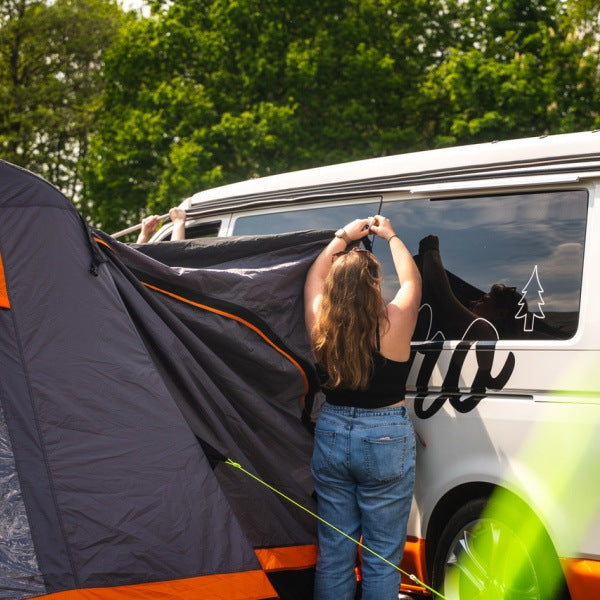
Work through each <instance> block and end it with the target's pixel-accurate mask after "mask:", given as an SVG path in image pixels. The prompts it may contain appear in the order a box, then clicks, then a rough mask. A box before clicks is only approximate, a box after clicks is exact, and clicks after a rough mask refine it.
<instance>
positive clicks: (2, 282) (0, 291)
mask: <svg viewBox="0 0 600 600" xmlns="http://www.w3.org/2000/svg"><path fill="white" fill-rule="evenodd" d="M0 308H10V301H9V299H8V290H7V289H6V279H5V277H4V264H3V263H2V255H0Z"/></svg>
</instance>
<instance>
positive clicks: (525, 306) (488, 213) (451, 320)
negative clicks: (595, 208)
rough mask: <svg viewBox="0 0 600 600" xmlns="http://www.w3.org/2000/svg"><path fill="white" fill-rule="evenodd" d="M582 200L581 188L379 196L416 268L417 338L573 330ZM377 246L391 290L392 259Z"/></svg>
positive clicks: (554, 335)
mask: <svg viewBox="0 0 600 600" xmlns="http://www.w3.org/2000/svg"><path fill="white" fill-rule="evenodd" d="M587 206H588V194H587V192H586V191H584V190H571V191H566V190H561V191H555V192H544V193H528V194H511V195H503V196H481V197H469V198H455V199H446V200H430V201H423V200H408V201H397V202H387V203H384V207H383V213H384V214H385V215H386V216H388V217H389V218H390V219H391V220H392V222H393V223H394V225H395V227H396V231H397V232H398V233H399V235H400V236H401V237H402V239H403V240H404V242H405V243H406V245H407V246H408V248H409V249H410V250H411V251H412V252H413V254H415V256H416V260H417V263H418V265H419V267H420V269H421V272H422V276H423V305H422V307H421V313H420V317H419V325H418V327H417V331H416V333H415V338H414V339H416V340H426V339H453V340H457V339H458V340H460V339H476V340H482V339H489V340H497V339H568V338H570V337H572V336H573V335H574V334H575V332H576V330H577V325H578V318H579V301H580V292H581V279H582V271H583V254H584V242H585V229H586V218H587ZM378 249H379V250H380V251H381V252H380V254H381V256H379V253H378V256H379V258H380V260H381V261H382V263H383V267H384V272H385V295H386V296H387V297H388V299H389V298H390V297H391V295H392V294H393V293H394V287H395V286H396V285H397V283H395V281H396V278H395V275H394V269H393V264H392V260H391V256H390V254H389V250H388V249H387V248H385V247H384V245H382V244H381V243H379V248H377V243H376V244H375V247H374V250H375V251H376V253H377V252H378Z"/></svg>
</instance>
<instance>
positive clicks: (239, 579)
mask: <svg viewBox="0 0 600 600" xmlns="http://www.w3.org/2000/svg"><path fill="white" fill-rule="evenodd" d="M277 597H278V596H277V592H276V591H275V590H274V589H273V586H272V585H271V583H270V582H269V580H268V578H267V576H266V575H265V573H264V571H245V572H243V573H227V574H219V575H205V576H203V577H193V578H190V579H177V580H172V581H159V582H156V583H141V584H138V585H123V586H117V587H109V588H83V589H77V590H67V591H65V592H56V593H54V594H47V595H45V596H38V598H44V599H46V598H48V599H50V600H198V598H202V600H267V599H272V598H277Z"/></svg>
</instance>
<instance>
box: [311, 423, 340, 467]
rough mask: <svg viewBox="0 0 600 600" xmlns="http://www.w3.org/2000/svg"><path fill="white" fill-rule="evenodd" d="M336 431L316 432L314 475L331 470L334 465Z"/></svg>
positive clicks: (313, 462)
mask: <svg viewBox="0 0 600 600" xmlns="http://www.w3.org/2000/svg"><path fill="white" fill-rule="evenodd" d="M335 438H336V435H335V431H322V430H319V429H317V430H316V431H315V442H314V448H313V454H312V460H311V469H312V472H313V473H322V472H323V471H326V470H327V469H329V468H330V467H331V465H332V463H333V453H334V450H335V441H336V439H335Z"/></svg>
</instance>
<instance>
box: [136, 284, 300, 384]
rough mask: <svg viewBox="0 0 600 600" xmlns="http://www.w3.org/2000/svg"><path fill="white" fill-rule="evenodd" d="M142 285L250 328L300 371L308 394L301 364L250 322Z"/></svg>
mask: <svg viewBox="0 0 600 600" xmlns="http://www.w3.org/2000/svg"><path fill="white" fill-rule="evenodd" d="M142 284H143V285H145V286H146V287H148V288H150V289H152V290H154V291H155V292H159V293H161V294H165V295H167V296H171V297H172V298H175V299H176V300H179V301H181V302H186V303H188V304H191V305H192V306H196V307H197V308H200V309H202V310H207V311H209V312H212V313H215V314H217V315H220V316H222V317H225V318H228V319H233V320H234V321H237V322H238V323H241V324H242V325H244V326H246V327H248V328H249V329H251V330H252V331H254V332H255V333H256V334H257V335H258V336H260V337H261V338H262V339H263V340H264V341H265V342H266V343H267V344H269V345H270V346H272V347H273V348H274V349H275V350H277V352H279V353H280V354H281V355H282V356H284V357H285V358H286V359H287V360H289V361H290V362H291V363H292V364H293V365H294V366H295V367H296V369H298V372H299V373H300V376H301V377H302V381H303V382H304V389H305V395H306V394H308V392H309V388H310V385H309V381H308V376H307V374H306V371H305V370H304V369H303V368H302V365H300V363H299V362H298V361H297V360H296V359H295V358H294V357H293V356H292V355H291V354H289V353H288V352H286V351H285V350H284V349H283V348H281V346H279V345H278V344H277V343H276V342H274V341H273V340H272V339H271V338H270V337H269V336H268V334H266V333H263V331H262V330H261V329H260V328H259V327H257V326H256V325H254V324H252V323H251V322H250V321H247V320H246V319H244V318H243V317H240V316H238V315H236V314H235V313H229V312H227V311H224V310H222V309H219V308H217V307H214V306H210V305H207V304H202V303H200V302H194V301H192V300H188V299H186V298H184V297H182V296H178V295H177V294H175V293H173V292H169V291H167V290H163V289H161V288H159V287H157V286H154V285H151V284H149V283H145V282H143V281H142Z"/></svg>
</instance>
